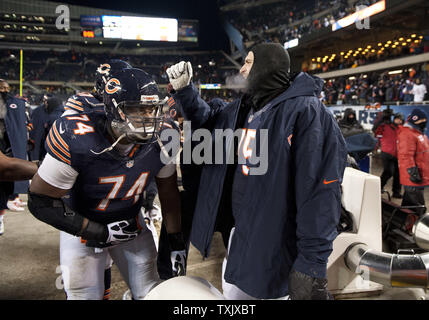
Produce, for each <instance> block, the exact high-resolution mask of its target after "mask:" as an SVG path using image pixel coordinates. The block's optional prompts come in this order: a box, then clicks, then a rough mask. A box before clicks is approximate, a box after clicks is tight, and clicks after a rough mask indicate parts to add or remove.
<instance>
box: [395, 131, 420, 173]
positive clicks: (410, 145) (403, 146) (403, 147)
mask: <svg viewBox="0 0 429 320" xmlns="http://www.w3.org/2000/svg"><path fill="white" fill-rule="evenodd" d="M416 150H417V145H416V141H415V139H414V136H413V135H412V133H411V132H410V131H409V130H407V131H405V130H403V131H401V132H400V133H399V135H398V162H399V163H400V164H401V166H403V167H405V170H406V169H408V168H412V167H415V166H416V165H417V164H416V159H415V156H416Z"/></svg>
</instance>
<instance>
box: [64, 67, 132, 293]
mask: <svg viewBox="0 0 429 320" xmlns="http://www.w3.org/2000/svg"><path fill="white" fill-rule="evenodd" d="M125 68H132V66H131V65H130V64H129V63H127V62H125V61H122V60H119V59H111V60H109V61H108V62H106V63H102V64H100V65H99V66H98V68H97V69H96V71H95V84H94V88H93V89H92V93H91V92H79V93H77V94H75V95H72V96H71V97H70V98H69V99H68V100H67V102H66V104H65V107H64V109H65V110H66V111H65V112H64V113H63V116H66V115H72V114H78V113H88V112H104V104H103V93H104V86H105V84H106V81H107V80H106V79H107V77H108V76H109V74H110V72H113V71H116V70H122V69H125ZM111 267H112V259H109V258H108V259H107V261H106V270H105V274H104V283H105V291H104V300H108V299H109V298H110V283H111V274H112V272H111Z"/></svg>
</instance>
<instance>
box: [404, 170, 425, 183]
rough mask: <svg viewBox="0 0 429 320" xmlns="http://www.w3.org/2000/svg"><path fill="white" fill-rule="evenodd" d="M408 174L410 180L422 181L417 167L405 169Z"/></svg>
mask: <svg viewBox="0 0 429 320" xmlns="http://www.w3.org/2000/svg"><path fill="white" fill-rule="evenodd" d="M407 172H408V174H409V175H410V180H411V182H414V183H422V177H421V175H420V172H419V168H418V167H412V168H408V169H407Z"/></svg>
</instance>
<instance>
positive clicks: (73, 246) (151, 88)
mask: <svg viewBox="0 0 429 320" xmlns="http://www.w3.org/2000/svg"><path fill="white" fill-rule="evenodd" d="M106 80H107V81H106V84H105V89H104V93H103V102H104V104H105V110H106V112H105V113H101V112H92V113H83V114H80V115H72V116H65V117H62V118H60V119H58V120H57V121H56V122H55V123H54V125H53V126H52V128H51V131H50V133H49V135H48V138H47V140H46V148H47V150H48V154H47V155H46V158H45V160H44V161H43V163H42V165H41V166H40V168H39V170H38V173H37V174H36V175H35V176H34V178H33V180H32V183H31V186H30V191H29V204H28V206H29V209H30V211H31V213H32V214H33V215H34V216H35V217H36V218H38V219H39V220H41V221H43V222H46V223H48V224H50V225H52V226H54V227H55V228H57V229H59V230H61V236H60V260H61V270H62V275H63V281H64V288H65V290H66V293H67V298H68V299H102V297H103V291H104V283H103V275H104V268H105V264H106V259H107V256H108V255H110V256H111V257H112V259H113V261H114V262H115V264H116V265H117V266H118V269H119V271H120V273H121V275H122V276H123V278H124V280H125V282H126V283H127V285H128V286H129V288H130V289H131V293H132V296H133V298H134V299H142V298H144V296H145V295H146V294H147V293H148V292H149V291H150V290H151V289H152V288H153V287H154V286H156V285H157V284H159V282H160V279H159V276H158V273H157V269H156V249H155V244H154V241H153V237H152V235H151V232H150V231H149V230H148V229H147V227H146V224H145V223H144V219H143V217H142V216H141V215H139V213H140V208H141V206H142V203H141V202H142V196H141V195H142V193H143V191H144V189H145V187H146V185H147V184H149V183H150V182H151V180H152V179H154V178H155V180H156V182H157V187H158V192H159V199H160V202H161V207H162V213H163V220H164V222H165V225H166V228H167V232H168V239H169V241H170V246H171V247H172V249H173V251H172V253H171V259H172V261H174V263H173V266H172V267H173V270H174V271H175V273H176V274H177V275H182V274H184V273H185V268H186V265H185V263H186V262H185V261H186V253H185V250H184V249H185V244H184V241H183V237H182V234H181V232H180V197H179V191H178V188H177V175H176V166H175V164H174V163H170V164H167V165H165V164H164V163H163V162H162V161H161V157H160V153H161V149H162V141H161V140H160V132H161V130H164V129H163V128H164V127H165V128H172V127H173V126H174V122H172V121H171V122H169V120H168V119H167V118H166V117H165V114H164V110H165V106H166V105H165V99H161V94H160V92H159V91H158V87H157V85H156V83H155V82H154V81H153V80H152V77H151V76H150V75H149V74H147V73H146V72H144V71H143V70H140V69H134V68H126V69H122V70H119V71H114V72H111V73H110V74H109V76H108V78H107V79H106Z"/></svg>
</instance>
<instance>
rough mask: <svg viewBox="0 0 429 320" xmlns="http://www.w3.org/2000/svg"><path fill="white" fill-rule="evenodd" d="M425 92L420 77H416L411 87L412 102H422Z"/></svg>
mask: <svg viewBox="0 0 429 320" xmlns="http://www.w3.org/2000/svg"><path fill="white" fill-rule="evenodd" d="M426 92H427V90H426V86H425V85H424V84H423V83H421V82H420V79H416V83H415V84H414V86H413V88H412V89H411V94H413V95H414V103H422V102H423V99H424V97H425V94H426Z"/></svg>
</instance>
